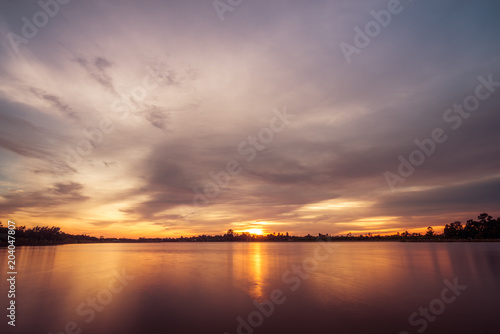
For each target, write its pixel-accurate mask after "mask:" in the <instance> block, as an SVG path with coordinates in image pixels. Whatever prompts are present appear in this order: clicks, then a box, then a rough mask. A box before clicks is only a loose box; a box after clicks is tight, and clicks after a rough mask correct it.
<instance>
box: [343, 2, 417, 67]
mask: <svg viewBox="0 0 500 334" xmlns="http://www.w3.org/2000/svg"><path fill="white" fill-rule="evenodd" d="M408 1H412V0H408ZM403 9H404V7H403V5H402V4H401V1H400V0H389V1H388V2H387V9H382V10H379V11H378V12H377V11H375V10H371V11H370V15H371V16H372V17H373V20H371V21H368V22H367V23H366V24H365V26H364V29H361V28H360V27H358V26H355V27H354V32H355V35H354V39H353V44H354V45H353V44H348V43H346V42H341V43H340V44H339V47H340V50H341V51H342V53H343V54H344V58H345V60H346V61H347V63H348V64H350V63H351V62H352V56H353V55H354V54H356V55H359V54H360V53H361V50H362V49H364V48H366V47H367V46H368V45H370V43H371V42H372V39H374V38H375V37H377V36H378V35H380V34H381V33H382V29H383V28H387V27H388V26H389V24H390V23H391V21H392V17H393V16H395V15H398V14H400V13H401V12H402V11H403Z"/></svg>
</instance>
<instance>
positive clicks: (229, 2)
mask: <svg viewBox="0 0 500 334" xmlns="http://www.w3.org/2000/svg"><path fill="white" fill-rule="evenodd" d="M242 3H243V0H214V1H213V2H212V5H213V6H214V9H215V12H216V13H217V16H218V17H219V20H221V21H224V19H225V17H224V13H226V12H232V11H233V10H234V9H235V8H236V7H238V6H240V5H241V4H242Z"/></svg>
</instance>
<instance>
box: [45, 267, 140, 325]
mask: <svg viewBox="0 0 500 334" xmlns="http://www.w3.org/2000/svg"><path fill="white" fill-rule="evenodd" d="M133 279H135V276H130V275H127V274H126V273H125V269H122V272H121V273H119V272H117V271H116V270H113V278H112V279H111V280H110V281H109V282H108V287H107V288H104V289H101V290H99V291H97V293H96V295H95V296H93V297H87V299H86V300H85V301H84V302H82V303H80V304H79V305H78V306H77V307H76V310H75V312H76V314H77V315H78V316H80V317H82V318H84V319H83V321H84V322H85V323H87V324H89V323H91V322H92V321H94V319H95V318H96V314H97V313H96V312H102V311H104V308H105V306H107V305H109V304H110V303H111V302H112V301H113V295H116V294H119V293H121V292H122V291H123V289H124V288H125V287H126V286H128V284H129V282H130V281H132V280H133ZM81 332H82V328H81V326H79V325H78V323H77V322H76V321H68V322H67V323H66V324H65V325H64V331H63V332H56V333H55V334H79V333H81ZM49 334H52V332H49Z"/></svg>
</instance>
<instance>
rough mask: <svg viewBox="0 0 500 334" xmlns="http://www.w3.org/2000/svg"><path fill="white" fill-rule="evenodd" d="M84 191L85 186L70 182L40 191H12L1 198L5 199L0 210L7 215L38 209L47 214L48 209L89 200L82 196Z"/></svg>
mask: <svg viewBox="0 0 500 334" xmlns="http://www.w3.org/2000/svg"><path fill="white" fill-rule="evenodd" d="M82 190H83V185H81V184H78V183H75V182H69V183H54V184H53V185H51V186H50V187H49V188H47V189H43V190H40V191H24V190H15V191H10V192H8V193H6V194H3V195H1V196H0V197H1V198H2V199H3V201H2V202H1V203H0V209H1V210H2V212H5V213H6V214H13V213H18V212H19V211H30V210H33V211H36V210H37V209H41V211H42V212H45V211H46V209H47V208H62V207H64V206H65V205H68V204H75V203H80V202H84V201H86V200H88V199H89V197H88V196H85V195H82V193H81V192H82Z"/></svg>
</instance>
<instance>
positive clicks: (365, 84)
mask: <svg viewBox="0 0 500 334" xmlns="http://www.w3.org/2000/svg"><path fill="white" fill-rule="evenodd" d="M41 4H42V5H40V4H39V3H38V2H37V1H34V0H27V1H7V0H1V1H0V35H1V36H0V212H1V215H0V219H1V220H2V221H3V222H4V223H5V221H6V220H7V219H10V220H14V221H15V222H16V223H17V224H18V225H26V226H28V227H32V226H36V225H39V226H45V225H50V226H59V227H61V228H62V230H63V231H65V232H68V233H78V234H79V233H85V234H89V235H93V236H101V235H103V236H106V237H134V238H136V237H156V236H157V237H178V236H181V235H184V236H188V235H198V234H211V235H214V234H222V233H225V231H227V230H228V229H230V228H231V229H233V230H235V231H237V232H241V231H248V230H252V231H254V230H255V231H258V230H262V232H263V233H273V232H277V233H278V232H281V233H284V232H289V233H291V234H295V235H305V234H308V233H311V234H318V233H329V234H347V233H349V232H351V233H353V234H361V233H363V234H364V233H368V232H371V233H375V234H377V233H395V232H403V231H405V230H408V231H415V232H422V231H425V228H426V227H427V226H433V227H435V229H436V230H437V231H439V229H441V230H442V226H443V225H444V224H446V223H451V222H453V221H456V220H459V221H462V222H463V223H465V221H466V220H467V219H471V218H475V217H477V215H478V214H480V213H482V212H488V213H490V214H491V215H493V216H494V217H498V216H500V169H499V167H500V154H499V153H500V149H499V144H498V143H499V142H500V131H499V124H500V123H499V121H500V40H499V39H498V31H500V21H499V20H498V14H499V13H500V4H499V3H498V1H496V0H483V1H465V0H453V1H451V0H436V1H430V0H427V1H426V0H419V1H411V0H401V1H397V0H389V1H387V0H371V1H359V0H349V1H341V0H335V1H333V0H331V1H322V0H318V1H310V2H306V1H298V0H295V1H294V0H289V1H283V0H277V1H263V0H256V1H247V0H216V1H195V0H188V1H171V0H162V1H154V0H147V1H132V0H124V1H112V0H108V1H75V0H73V1H68V0H59V2H55V0H48V1H46V0H42V1H41Z"/></svg>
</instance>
